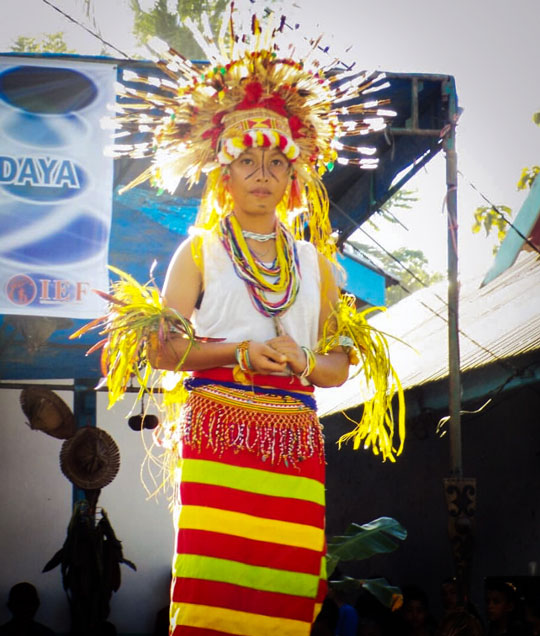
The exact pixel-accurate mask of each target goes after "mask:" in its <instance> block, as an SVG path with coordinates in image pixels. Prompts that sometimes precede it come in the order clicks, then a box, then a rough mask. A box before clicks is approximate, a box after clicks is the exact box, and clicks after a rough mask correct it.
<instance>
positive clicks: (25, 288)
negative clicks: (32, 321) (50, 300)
mask: <svg viewBox="0 0 540 636" xmlns="http://www.w3.org/2000/svg"><path fill="white" fill-rule="evenodd" d="M6 293H7V297H8V298H9V300H10V301H11V302H12V303H13V304H14V305H21V306H24V305H29V304H30V303H31V302H33V301H34V300H35V298H36V296H37V286H36V284H35V283H34V281H33V280H32V279H31V278H30V276H27V275H26V274H16V275H15V276H12V277H11V278H10V279H9V280H8V282H7V285H6Z"/></svg>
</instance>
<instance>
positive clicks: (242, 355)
mask: <svg viewBox="0 0 540 636" xmlns="http://www.w3.org/2000/svg"><path fill="white" fill-rule="evenodd" d="M250 342H251V340H244V341H243V342H241V343H240V344H239V345H238V346H237V347H236V351H235V353H234V355H235V357H236V362H238V366H239V367H240V369H241V370H242V371H244V372H246V371H253V367H252V366H251V360H250V359H249V352H248V349H249V343H250Z"/></svg>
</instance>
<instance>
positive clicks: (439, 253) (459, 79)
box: [0, 0, 540, 275]
mask: <svg viewBox="0 0 540 636" xmlns="http://www.w3.org/2000/svg"><path fill="white" fill-rule="evenodd" d="M51 2H53V3H54V4H56V5H57V6H58V7H59V8H61V9H62V10H64V11H65V12H67V13H69V14H71V15H72V16H74V17H76V18H77V19H79V20H81V21H83V22H85V23H86V24H88V25H89V26H90V24H89V23H88V21H87V18H86V17H85V15H84V12H83V5H84V3H83V0H51ZM0 3H1V6H2V9H3V11H2V14H3V15H2V20H1V21H0V51H7V50H9V49H10V46H11V44H12V42H13V40H15V39H16V37H17V36H19V35H27V36H34V37H39V36H40V35H41V34H42V33H51V32H56V31H63V32H64V33H65V39H66V41H67V43H68V46H69V47H70V48H74V49H76V50H77V52H78V53H81V54H99V53H100V51H101V44H100V42H99V41H97V40H96V39H94V38H92V37H91V36H90V35H88V34H87V33H86V32H85V31H83V30H82V29H81V28H80V27H78V26H76V25H74V24H72V23H70V22H69V21H67V20H66V18H64V17H63V16H62V15H60V14H59V13H58V12H56V11H55V10H54V9H52V8H51V7H50V6H48V5H47V4H45V3H44V2H43V0H0ZM141 4H143V6H144V5H148V4H151V2H150V1H149V0H145V1H143V2H142V3H141ZM283 4H284V6H285V7H286V10H285V13H286V14H287V15H290V16H291V17H293V18H294V19H295V20H296V21H298V22H300V23H301V24H302V28H303V30H304V32H306V31H307V32H310V30H309V27H310V26H311V25H312V24H314V23H317V22H318V23H319V24H320V25H323V26H322V27H320V26H319V27H318V28H317V29H316V30H314V32H315V33H319V32H321V31H322V32H324V33H325V34H326V36H327V38H326V40H329V41H330V44H331V45H333V46H334V47H335V50H336V51H338V52H339V51H340V48H339V47H340V46H342V47H345V46H347V45H350V44H353V51H352V52H351V53H349V54H348V59H351V58H353V59H357V60H358V62H357V64H358V67H359V68H378V69H381V70H385V71H393V72H404V73H434V74H449V75H453V76H454V77H455V79H456V85H457V92H458V97H459V104H460V106H461V107H462V108H464V113H463V115H462V117H461V120H460V123H459V127H458V131H457V151H458V167H459V169H460V171H461V172H462V173H463V174H464V176H465V178H466V180H468V181H471V182H472V183H473V184H475V185H476V187H477V188H478V189H479V190H480V191H481V192H483V193H484V194H485V195H486V196H487V197H488V198H490V199H491V200H492V201H493V202H494V203H498V204H507V205H510V206H512V207H513V208H514V209H515V212H516V213H517V211H518V209H519V206H520V205H521V203H522V201H523V199H524V196H525V195H524V194H522V193H518V192H517V190H516V185H515V184H516V182H517V180H518V178H519V175H520V173H521V169H522V168H523V167H525V166H529V165H532V164H535V163H536V164H539V163H540V151H539V149H540V128H539V127H537V126H535V125H534V124H533V123H532V114H533V112H535V111H538V110H540V81H539V80H540V77H539V75H540V64H539V58H540V53H539V49H538V24H539V18H540V2H539V0H513V2H510V1H509V0H453V2H448V1H444V2H443V1H442V0H387V1H386V2H385V1H384V0H378V2H373V0H370V1H369V2H368V1H367V0H366V1H364V0H324V1H323V0H295V2H294V5H297V6H298V7H299V8H296V9H295V8H294V6H292V3H291V2H290V1H289V2H287V0H285V1H284V2H283ZM94 6H95V13H96V15H95V17H96V20H97V23H98V25H99V28H100V29H101V33H102V36H103V37H104V38H105V39H106V40H108V41H110V42H111V43H113V44H114V45H115V46H117V47H118V48H120V49H122V50H124V51H126V52H127V53H132V52H133V50H134V49H135V43H134V41H133V38H132V36H131V26H132V25H131V20H130V11H129V9H128V0H94ZM143 54H144V53H143ZM466 180H465V179H461V180H460V184H459V193H458V214H459V223H460V238H459V243H460V267H461V270H462V274H465V275H470V274H472V273H477V274H482V273H484V272H485V271H486V270H487V269H488V268H489V265H490V263H491V258H492V257H491V242H490V241H487V240H485V239H484V238H483V235H474V236H473V235H472V233H471V231H470V227H471V225H472V222H473V216H472V215H473V212H474V210H475V208H476V207H477V206H478V205H483V201H482V199H481V198H480V196H479V195H478V194H476V193H475V192H474V191H473V190H472V189H471V188H470V187H469V185H468V184H467V182H466ZM411 187H415V188H417V189H418V196H419V201H418V203H417V204H415V207H414V210H411V211H403V212H400V213H399V217H400V219H401V220H402V221H403V222H404V223H405V224H406V225H408V226H409V231H408V232H406V233H405V232H399V231H398V230H396V228H395V227H393V226H392V227H391V228H386V227H385V228H384V229H383V230H381V231H380V232H379V233H378V234H377V240H379V241H380V242H381V243H382V244H383V245H385V246H387V247H388V248H389V249H393V248H396V247H399V246H401V245H406V246H408V247H410V248H420V249H422V250H423V251H424V253H425V254H426V256H427V257H428V259H429V261H430V266H431V268H432V269H436V270H439V271H445V269H446V244H447V238H446V220H445V216H444V214H443V213H442V208H443V201H444V196H445V165H444V158H443V156H442V155H439V156H438V157H437V159H435V160H433V161H432V162H431V163H430V164H428V166H427V168H426V169H425V170H423V171H422V172H421V173H420V174H419V175H417V177H415V179H414V181H413V182H411Z"/></svg>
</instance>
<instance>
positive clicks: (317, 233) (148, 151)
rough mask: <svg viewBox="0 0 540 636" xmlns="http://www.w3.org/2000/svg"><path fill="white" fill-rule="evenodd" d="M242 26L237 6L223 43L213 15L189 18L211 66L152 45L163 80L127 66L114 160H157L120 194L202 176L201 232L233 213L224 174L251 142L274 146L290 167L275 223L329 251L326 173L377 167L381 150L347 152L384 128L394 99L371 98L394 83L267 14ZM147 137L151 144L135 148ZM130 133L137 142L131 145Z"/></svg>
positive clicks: (224, 26)
mask: <svg viewBox="0 0 540 636" xmlns="http://www.w3.org/2000/svg"><path fill="white" fill-rule="evenodd" d="M241 22H242V16H241V15H240V14H239V12H237V11H236V10H235V7H234V3H231V4H230V8H229V11H228V13H227V14H226V15H225V17H224V19H223V21H222V25H221V29H220V31H219V34H218V36H217V38H214V36H213V35H212V32H211V28H210V24H209V19H208V16H206V15H203V16H202V19H201V23H202V25H203V27H202V30H200V29H199V28H198V27H197V26H196V25H195V24H194V23H193V22H192V21H190V20H189V21H186V24H187V25H188V26H189V27H190V29H191V30H192V32H193V34H194V37H195V39H196V40H197V42H198V44H199V45H200V46H201V48H202V50H203V51H204V53H205V55H206V56H207V58H208V63H204V64H198V63H192V62H190V61H189V60H187V59H186V58H185V57H184V56H182V55H181V54H180V53H178V52H177V51H174V50H173V49H171V48H169V47H168V46H167V45H166V44H165V43H163V42H161V41H159V40H157V39H153V40H151V41H150V42H149V46H150V48H151V49H153V50H154V51H155V52H156V53H157V54H158V56H159V57H158V59H156V64H157V67H158V68H159V69H160V71H161V74H160V75H161V76H160V77H157V76H156V77H152V76H149V77H147V76H143V75H140V74H137V73H134V72H132V71H124V74H123V79H124V81H126V82H129V83H130V84H131V86H125V85H119V95H120V96H121V98H122V99H121V103H119V104H118V105H117V107H116V109H117V111H118V115H117V117H116V118H115V119H114V120H112V121H113V124H112V125H113V127H115V128H117V129H119V132H117V133H116V135H115V137H117V138H120V137H122V138H123V139H121V142H117V143H116V144H115V145H114V146H113V147H112V148H111V150H112V154H113V155H114V156H130V157H134V158H135V157H150V158H151V159H152V163H151V166H150V167H149V168H147V169H146V170H145V171H144V172H142V174H140V175H139V176H138V177H137V178H136V179H134V180H133V181H132V182H131V183H129V184H128V185H127V186H126V188H125V189H127V188H131V187H133V186H136V185H138V184H140V183H142V182H144V181H146V180H147V179H150V181H151V182H152V184H153V185H155V186H156V187H159V188H162V189H166V190H168V191H169V192H171V193H173V192H174V191H175V190H176V188H177V186H178V184H179V182H180V181H181V180H182V179H185V180H186V181H187V183H188V185H192V184H194V183H197V182H198V181H199V179H200V178H201V175H203V174H206V175H207V184H206V189H205V194H204V195H203V200H202V202H201V211H200V214H199V217H198V220H197V225H200V226H206V227H208V226H212V225H213V224H214V223H215V222H216V221H217V219H218V218H219V216H221V215H222V214H223V213H226V212H228V211H230V206H231V202H230V199H228V196H227V192H226V188H225V186H224V183H223V181H222V179H221V176H222V170H221V169H222V167H223V166H226V165H227V164H229V163H231V162H232V161H234V159H235V158H236V157H238V156H239V155H240V154H241V153H242V152H243V151H244V150H246V149H247V148H249V147H278V148H279V149H280V150H281V151H282V152H283V153H284V155H285V156H286V157H287V158H288V159H289V161H290V162H291V164H292V165H293V167H294V170H293V178H292V180H291V184H290V186H289V188H288V191H287V192H286V195H285V197H284V200H283V201H282V203H281V204H280V206H279V208H278V210H277V212H278V216H279V218H280V220H281V221H282V222H284V223H285V224H286V225H287V226H288V227H289V228H290V229H291V230H292V231H293V232H294V233H295V235H296V236H297V237H303V236H304V232H305V231H306V229H307V231H308V232H309V235H310V240H311V241H312V242H313V243H315V245H316V246H317V247H318V249H319V250H320V251H321V252H322V253H324V254H326V255H328V256H332V255H333V252H334V249H335V248H334V246H333V242H332V241H330V239H329V237H330V233H331V227H330V223H329V221H328V195H327V192H326V189H325V187H324V186H323V184H322V180H321V177H322V175H323V174H324V173H325V172H326V171H327V170H332V168H333V167H334V165H335V163H342V164H355V165H358V166H359V167H360V168H364V169H372V168H375V167H376V166H377V159H376V157H374V156H373V155H374V153H375V149H374V148H372V147H369V146H367V145H362V144H358V145H352V144H351V143H350V138H352V137H358V136H362V135H366V134H368V133H371V132H374V131H377V130H381V129H382V128H384V127H385V125H386V120H387V118H388V117H390V116H392V115H394V114H395V113H393V112H392V111H389V110H387V109H385V108H384V106H385V105H386V102H387V100H377V99H374V98H373V96H372V93H374V92H376V91H377V90H380V89H381V88H383V87H385V86H387V83H386V82H385V79H384V75H383V74H382V73H367V72H362V73H357V72H353V71H352V70H351V69H346V70H343V64H342V63H340V62H339V61H338V60H336V59H332V58H331V57H330V56H329V55H328V53H327V50H326V49H323V48H322V47H321V45H320V40H321V38H319V39H316V40H306V39H305V38H301V40H300V44H302V45H307V46H306V47H305V48H306V51H305V52H304V53H298V50H299V34H298V31H295V30H294V29H291V28H290V27H288V26H287V23H286V19H285V17H281V18H280V19H278V18H277V17H276V16H275V15H274V14H273V13H271V12H269V11H267V12H266V15H265V16H264V18H262V19H261V20H260V19H259V18H258V17H257V16H256V15H252V16H251V24H250V26H249V29H248V30H246V29H243V28H242V26H241ZM339 68H341V70H336V69H339ZM360 96H362V98H363V99H360ZM140 133H148V134H149V135H150V136H151V139H150V140H148V141H143V142H140V141H138V139H140ZM130 136H137V138H138V139H134V140H133V141H132V142H131V143H126V139H127V140H129V137H130ZM344 137H346V138H349V139H348V141H349V143H347V144H345V143H343V142H342V141H341V139H342V138H344ZM293 210H294V211H295V213H294V214H290V213H291V211H293Z"/></svg>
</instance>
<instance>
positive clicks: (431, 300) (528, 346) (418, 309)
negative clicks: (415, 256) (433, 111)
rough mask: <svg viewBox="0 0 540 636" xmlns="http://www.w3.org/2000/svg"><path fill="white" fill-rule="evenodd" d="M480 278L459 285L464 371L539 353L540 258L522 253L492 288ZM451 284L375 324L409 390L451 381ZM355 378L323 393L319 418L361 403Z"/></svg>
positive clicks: (421, 294)
mask: <svg viewBox="0 0 540 636" xmlns="http://www.w3.org/2000/svg"><path fill="white" fill-rule="evenodd" d="M482 278H483V277H481V276H480V277H476V278H472V279H469V280H465V281H463V282H462V283H461V289H460V301H459V329H460V358H461V362H460V367H461V372H462V373H463V372H465V371H468V370H470V369H474V368H476V367H481V366H485V365H488V364H491V363H493V362H495V361H496V360H497V359H504V358H510V357H513V356H518V355H521V354H524V353H528V352H531V351H534V350H537V349H540V258H539V257H538V254H536V253H534V252H532V253H528V252H523V253H522V254H521V255H520V257H519V258H518V259H517V261H516V263H515V264H514V265H513V266H512V267H511V268H509V269H508V270H507V271H506V272H504V273H503V274H502V275H500V276H499V277H498V278H496V279H495V280H493V281H492V282H491V283H489V284H488V285H485V286H484V287H481V286H480V285H481V283H482ZM446 301H447V283H446V282H443V283H439V284H437V285H434V286H432V287H429V288H427V289H422V290H420V291H417V292H415V293H414V294H411V295H410V296H408V297H407V298H405V299H403V300H402V301H400V302H399V303H397V304H396V305H393V306H392V307H391V308H390V309H388V311H386V312H383V313H380V314H378V315H377V316H375V317H374V318H373V319H372V320H370V324H372V325H373V326H375V327H377V328H378V329H380V330H381V331H383V332H385V333H387V334H390V335H391V336H393V337H390V338H389V345H390V355H391V361H392V364H393V365H394V368H395V369H396V371H397V373H398V375H399V377H400V379H401V382H402V384H403V388H404V389H409V388H411V387H414V386H417V385H421V384H427V383H428V382H434V381H436V380H441V379H443V378H445V377H447V376H448V323H447V313H448V308H447V304H446ZM364 399H365V393H363V392H362V391H361V389H360V388H359V382H358V379H353V380H349V381H347V382H346V383H345V384H344V385H343V386H341V387H337V388H333V389H318V390H317V402H318V405H319V415H321V416H323V415H329V414H331V413H335V412H339V411H343V410H346V409H349V408H352V407H355V406H358V405H359V404H361V403H362V402H363V401H364Z"/></svg>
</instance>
